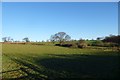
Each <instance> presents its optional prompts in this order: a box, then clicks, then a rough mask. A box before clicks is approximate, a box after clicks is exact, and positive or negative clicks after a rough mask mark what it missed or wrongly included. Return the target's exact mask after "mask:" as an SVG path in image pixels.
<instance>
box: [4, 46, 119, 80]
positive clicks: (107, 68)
mask: <svg viewBox="0 0 120 80" xmlns="http://www.w3.org/2000/svg"><path fill="white" fill-rule="evenodd" d="M2 52H3V54H2V75H3V80H8V79H12V80H57V79H60V80H61V78H62V79H64V80H65V79H66V80H68V79H71V78H77V79H78V78H79V79H113V80H115V79H116V78H118V77H119V52H118V51H111V50H101V49H77V48H76V49H75V48H65V47H59V46H53V45H30V44H25V45H22V44H3V45H2Z"/></svg>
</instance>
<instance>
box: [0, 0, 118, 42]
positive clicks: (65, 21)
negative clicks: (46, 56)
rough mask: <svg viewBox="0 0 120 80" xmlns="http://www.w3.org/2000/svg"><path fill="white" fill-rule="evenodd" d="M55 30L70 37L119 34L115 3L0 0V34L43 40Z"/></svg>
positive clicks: (18, 38)
mask: <svg viewBox="0 0 120 80" xmlns="http://www.w3.org/2000/svg"><path fill="white" fill-rule="evenodd" d="M57 32H66V33H67V34H68V35H70V36H71V38H72V39H80V38H83V39H96V38H97V37H104V36H108V35H110V34H113V35H117V34H118V4H117V2H3V3H2V36H3V37H6V36H7V37H9V36H10V37H11V38H13V39H14V40H22V39H23V38H24V37H29V39H30V40H31V41H42V40H47V39H49V38H50V36H51V35H53V34H55V33H57Z"/></svg>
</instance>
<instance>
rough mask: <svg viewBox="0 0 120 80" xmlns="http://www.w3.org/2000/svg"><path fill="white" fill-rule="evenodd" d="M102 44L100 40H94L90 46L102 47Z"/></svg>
mask: <svg viewBox="0 0 120 80" xmlns="http://www.w3.org/2000/svg"><path fill="white" fill-rule="evenodd" d="M103 45H104V43H103V42H102V41H101V40H96V41H94V42H92V46H103Z"/></svg>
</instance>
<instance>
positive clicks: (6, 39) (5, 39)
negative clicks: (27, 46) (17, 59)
mask: <svg viewBox="0 0 120 80" xmlns="http://www.w3.org/2000/svg"><path fill="white" fill-rule="evenodd" d="M2 41H3V42H12V41H14V40H13V38H11V37H3V38H2Z"/></svg>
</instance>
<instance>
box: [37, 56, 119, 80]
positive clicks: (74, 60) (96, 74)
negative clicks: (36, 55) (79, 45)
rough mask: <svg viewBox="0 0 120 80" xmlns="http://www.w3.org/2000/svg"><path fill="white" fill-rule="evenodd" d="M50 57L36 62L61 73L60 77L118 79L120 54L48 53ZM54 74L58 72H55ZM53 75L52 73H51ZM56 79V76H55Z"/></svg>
mask: <svg viewBox="0 0 120 80" xmlns="http://www.w3.org/2000/svg"><path fill="white" fill-rule="evenodd" d="M48 55H49V56H52V57H49V58H45V59H42V60H41V59H36V61H35V64H37V65H42V66H44V67H45V68H46V69H50V70H53V71H54V72H57V73H59V76H58V78H79V79H115V78H116V79H117V78H119V72H120V71H119V69H120V68H119V56H107V55H106V56H105V55H104V56H103V55H99V56H98V55H80V54H74V55H65V54H64V55H63V54H59V55H56V54H48ZM54 72H53V74H56V73H54ZM51 76H52V75H51ZM53 79H54V78H53Z"/></svg>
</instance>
